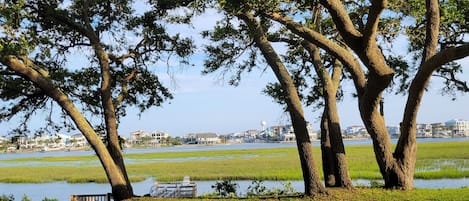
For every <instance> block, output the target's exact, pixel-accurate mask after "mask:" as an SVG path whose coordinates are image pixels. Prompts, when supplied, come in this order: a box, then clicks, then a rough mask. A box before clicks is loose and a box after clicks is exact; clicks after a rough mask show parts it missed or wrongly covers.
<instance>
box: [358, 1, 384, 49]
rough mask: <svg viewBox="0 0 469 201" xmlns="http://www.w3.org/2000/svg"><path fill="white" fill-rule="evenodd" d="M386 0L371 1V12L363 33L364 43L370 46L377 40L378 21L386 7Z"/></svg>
mask: <svg viewBox="0 0 469 201" xmlns="http://www.w3.org/2000/svg"><path fill="white" fill-rule="evenodd" d="M386 5H387V1H386V0H373V1H372V2H371V8H370V9H369V10H370V12H369V14H368V18H367V21H366V26H365V30H364V33H363V43H364V46H365V47H368V46H369V45H370V44H372V43H373V42H374V41H375V40H376V33H377V31H378V23H379V17H380V15H381V12H383V10H384V8H386Z"/></svg>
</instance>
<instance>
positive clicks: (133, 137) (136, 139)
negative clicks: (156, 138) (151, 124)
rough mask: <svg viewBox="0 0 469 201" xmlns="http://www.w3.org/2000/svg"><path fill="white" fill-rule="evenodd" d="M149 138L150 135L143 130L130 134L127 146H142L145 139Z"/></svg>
mask: <svg viewBox="0 0 469 201" xmlns="http://www.w3.org/2000/svg"><path fill="white" fill-rule="evenodd" d="M147 138H150V134H149V133H148V132H146V131H143V130H137V131H133V132H131V133H130V137H129V141H128V143H129V144H143V143H144V141H145V139H147Z"/></svg>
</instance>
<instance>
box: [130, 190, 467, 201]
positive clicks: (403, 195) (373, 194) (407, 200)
mask: <svg viewBox="0 0 469 201" xmlns="http://www.w3.org/2000/svg"><path fill="white" fill-rule="evenodd" d="M328 192H329V193H328V194H326V195H320V196H317V197H315V198H313V199H310V198H302V197H278V198H277V197H275V198H274V197H273V198H246V199H236V198H232V199H217V198H213V199H207V198H196V199H182V200H183V201H199V200H200V201H208V200H233V201H236V200H238V201H239V200H265V201H270V200H272V201H275V200H291V201H310V200H316V201H331V200H341V201H348V200H350V201H352V200H353V201H355V200H370V201H371V200H372V201H389V200H399V201H439V200H441V201H449V200H453V201H457V200H467V199H468V198H469V189H468V188H459V189H444V190H439V189H416V190H412V191H400V190H383V189H379V188H355V189H354V190H351V191H349V190H344V189H333V188H331V189H328ZM157 200H160V201H161V200H175V199H163V198H148V197H141V198H135V199H133V201H157ZM178 200H181V199H178Z"/></svg>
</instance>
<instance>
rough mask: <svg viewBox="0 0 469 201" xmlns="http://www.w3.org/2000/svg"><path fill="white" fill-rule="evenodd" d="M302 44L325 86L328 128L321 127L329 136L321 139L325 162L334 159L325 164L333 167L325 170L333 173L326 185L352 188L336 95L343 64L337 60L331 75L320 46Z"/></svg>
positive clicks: (325, 108) (324, 119)
mask: <svg viewBox="0 0 469 201" xmlns="http://www.w3.org/2000/svg"><path fill="white" fill-rule="evenodd" d="M302 45H303V47H305V48H306V49H307V50H308V52H309V54H310V56H311V57H312V59H313V64H314V68H315V70H316V73H317V74H318V76H319V78H320V80H321V82H322V87H323V93H324V94H323V97H324V103H325V105H324V114H323V116H322V118H323V119H322V124H325V125H327V128H326V126H324V127H323V126H321V129H327V131H326V132H322V133H324V134H326V135H327V136H325V137H324V138H323V137H322V136H321V140H325V142H324V145H325V146H324V149H322V151H326V153H325V154H326V155H323V164H324V163H331V161H332V164H328V165H327V166H326V167H324V166H323V169H325V168H332V170H324V175H326V173H327V174H329V173H330V172H332V173H333V175H329V176H328V177H326V176H324V179H327V180H326V186H331V187H345V188H352V187H353V185H352V180H351V179H350V176H349V172H348V166H347V158H346V155H345V148H344V143H343V140H342V131H341V128H340V120H339V114H338V109H337V97H336V96H337V90H338V88H339V83H340V75H341V74H342V65H341V64H340V62H338V61H337V62H336V64H335V65H334V68H333V75H332V76H330V75H329V73H328V72H327V69H326V68H325V67H324V65H323V63H322V59H321V55H320V54H319V48H317V46H315V45H313V44H312V43H309V42H306V41H304V42H302ZM324 121H327V122H324ZM322 144H323V143H322V142H321V145H322ZM329 149H330V150H329ZM329 152H330V153H329ZM324 156H330V157H331V159H327V160H326V161H325V160H324ZM331 176H333V177H334V179H331V178H330V177H331Z"/></svg>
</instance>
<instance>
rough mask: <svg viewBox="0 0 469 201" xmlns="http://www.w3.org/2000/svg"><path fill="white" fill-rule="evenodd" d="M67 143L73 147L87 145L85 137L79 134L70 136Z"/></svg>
mask: <svg viewBox="0 0 469 201" xmlns="http://www.w3.org/2000/svg"><path fill="white" fill-rule="evenodd" d="M68 142H70V144H71V145H72V146H74V147H84V146H88V145H89V144H88V141H86V138H85V136H84V135H83V134H81V133H77V134H74V135H71V136H70V138H69V141H68Z"/></svg>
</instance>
